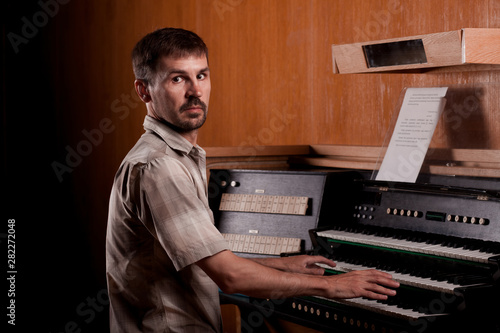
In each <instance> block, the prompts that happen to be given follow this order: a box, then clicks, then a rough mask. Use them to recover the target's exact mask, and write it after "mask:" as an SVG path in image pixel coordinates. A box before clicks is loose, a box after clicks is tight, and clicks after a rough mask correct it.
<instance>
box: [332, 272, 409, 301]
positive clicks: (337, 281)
mask: <svg viewBox="0 0 500 333" xmlns="http://www.w3.org/2000/svg"><path fill="white" fill-rule="evenodd" d="M327 278H328V283H329V284H330V285H331V287H330V288H328V293H329V295H328V296H327V297H330V298H353V297H366V298H370V299H375V300H385V299H387V297H388V296H394V295H396V291H395V290H393V289H392V288H397V287H399V283H398V282H396V281H394V280H393V279H392V277H391V275H390V274H388V273H384V272H380V271H377V270H374V269H367V270H362V271H352V272H349V273H345V274H339V275H332V276H328V277H327Z"/></svg>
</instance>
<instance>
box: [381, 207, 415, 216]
mask: <svg viewBox="0 0 500 333" xmlns="http://www.w3.org/2000/svg"><path fill="white" fill-rule="evenodd" d="M386 212H387V215H400V216H408V217H422V216H424V214H423V213H422V212H419V211H418V210H410V209H398V208H387V210H386Z"/></svg>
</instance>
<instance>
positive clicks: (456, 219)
mask: <svg viewBox="0 0 500 333" xmlns="http://www.w3.org/2000/svg"><path fill="white" fill-rule="evenodd" d="M446 220H447V221H448V222H462V223H472V224H481V225H487V224H488V223H489V220H488V219H485V218H482V217H470V216H460V215H450V214H448V215H447V216H446Z"/></svg>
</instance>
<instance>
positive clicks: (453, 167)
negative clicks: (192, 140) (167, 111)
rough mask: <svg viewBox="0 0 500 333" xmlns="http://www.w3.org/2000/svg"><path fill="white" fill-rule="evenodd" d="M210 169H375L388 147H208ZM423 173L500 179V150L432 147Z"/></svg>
mask: <svg viewBox="0 0 500 333" xmlns="http://www.w3.org/2000/svg"><path fill="white" fill-rule="evenodd" d="M205 151H206V152H207V169H213V168H239V169H290V168H292V169H293V168H299V167H302V166H308V167H311V166H312V167H321V168H342V169H361V170H375V169H376V168H378V165H379V164H380V163H379V160H380V161H381V159H382V157H383V154H384V153H385V149H384V148H381V147H373V146H349V145H295V146H248V147H246V146H245V147H207V148H205ZM422 172H425V173H430V174H440V175H461V176H474V177H494V178H500V150H486V149H446V148H430V149H429V150H428V152H427V156H426V159H425V161H424V165H423V166H422Z"/></svg>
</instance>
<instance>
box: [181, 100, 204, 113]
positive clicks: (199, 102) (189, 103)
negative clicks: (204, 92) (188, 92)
mask: <svg viewBox="0 0 500 333" xmlns="http://www.w3.org/2000/svg"><path fill="white" fill-rule="evenodd" d="M193 106H198V107H200V108H201V109H202V110H203V111H204V112H206V111H207V105H206V104H205V103H204V102H203V101H202V100H201V99H200V98H199V97H196V96H191V97H189V99H188V101H187V102H186V103H184V104H182V105H181V107H180V109H179V110H180V111H181V112H184V111H186V110H187V109H189V108H191V107H193Z"/></svg>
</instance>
